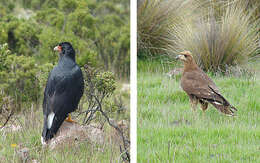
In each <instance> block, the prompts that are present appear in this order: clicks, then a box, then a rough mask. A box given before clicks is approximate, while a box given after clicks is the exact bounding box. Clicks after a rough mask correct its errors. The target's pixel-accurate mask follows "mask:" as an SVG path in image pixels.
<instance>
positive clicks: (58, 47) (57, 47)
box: [53, 45, 62, 52]
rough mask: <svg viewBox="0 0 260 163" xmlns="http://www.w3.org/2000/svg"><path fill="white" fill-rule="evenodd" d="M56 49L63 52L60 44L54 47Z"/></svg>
mask: <svg viewBox="0 0 260 163" xmlns="http://www.w3.org/2000/svg"><path fill="white" fill-rule="evenodd" d="M53 50H54V51H58V52H61V51H62V47H61V46H60V45H58V46H56V47H55V48H54V49H53Z"/></svg>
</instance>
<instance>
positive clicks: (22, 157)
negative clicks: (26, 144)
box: [17, 148, 30, 162]
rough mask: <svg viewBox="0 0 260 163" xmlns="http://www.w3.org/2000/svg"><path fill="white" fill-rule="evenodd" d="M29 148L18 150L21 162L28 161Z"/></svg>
mask: <svg viewBox="0 0 260 163" xmlns="http://www.w3.org/2000/svg"><path fill="white" fill-rule="evenodd" d="M29 151H30V150H29V148H22V149H19V150H18V151H17V155H18V157H19V159H20V160H21V162H27V161H28V160H29Z"/></svg>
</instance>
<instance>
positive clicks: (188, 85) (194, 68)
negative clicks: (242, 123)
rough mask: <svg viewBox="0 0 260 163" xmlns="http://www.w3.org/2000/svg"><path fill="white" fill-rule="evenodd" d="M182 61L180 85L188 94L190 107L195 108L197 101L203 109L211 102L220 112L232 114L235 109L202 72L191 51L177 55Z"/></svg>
mask: <svg viewBox="0 0 260 163" xmlns="http://www.w3.org/2000/svg"><path fill="white" fill-rule="evenodd" d="M177 59H180V60H182V61H183V62H184V68H183V74H182V77H181V87H182V89H183V90H184V91H185V92H186V93H187V94H188V96H189V98H190V102H191V106H192V109H193V110H195V109H196V106H197V104H198V103H200V104H201V109H202V110H203V111H205V110H206V109H207V108H208V103H211V104H212V105H213V106H214V107H215V108H217V109H218V110H219V111H220V112H222V113H224V114H226V115H229V116H234V112H235V111H237V109H236V108H235V107H234V106H232V105H230V104H229V102H228V101H227V100H226V99H225V98H224V97H223V96H222V95H221V94H220V92H219V90H218V88H217V86H216V84H215V83H214V82H213V81H212V80H211V79H210V78H209V77H208V75H207V74H206V73H205V72H203V71H202V70H201V69H200V68H199V66H198V65H197V64H196V63H195V61H194V59H193V57H192V55H191V52H189V51H184V52H181V55H178V56H177Z"/></svg>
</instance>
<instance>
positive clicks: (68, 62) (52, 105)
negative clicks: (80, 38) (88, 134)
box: [41, 42, 84, 144]
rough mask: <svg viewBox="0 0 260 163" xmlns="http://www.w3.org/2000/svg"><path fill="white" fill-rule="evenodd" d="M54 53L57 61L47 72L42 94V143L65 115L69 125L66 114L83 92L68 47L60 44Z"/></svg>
mask: <svg viewBox="0 0 260 163" xmlns="http://www.w3.org/2000/svg"><path fill="white" fill-rule="evenodd" d="M54 50H55V51H58V52H59V61H58V65H56V66H55V67H54V68H53V69H52V71H51V72H50V73H49V77H48V81H47V84H46V88H45V91H44V99H43V114H44V126H43V131H42V138H41V139H42V144H46V143H47V142H48V140H50V139H52V138H53V137H54V135H55V134H56V133H57V131H58V130H59V128H60V126H61V125H62V123H63V121H64V120H65V119H66V118H67V117H68V116H69V117H68V118H67V121H69V122H73V121H72V120H71V118H70V115H69V113H71V112H73V111H75V110H76V109H77V106H78V103H79V101H80V98H81V97H82V95H83V90H84V80H83V75H82V72H81V69H80V67H79V66H78V65H77V64H76V61H75V51H74V49H73V47H72V45H71V44H70V43H69V42H62V43H60V44H58V46H56V47H55V48H54Z"/></svg>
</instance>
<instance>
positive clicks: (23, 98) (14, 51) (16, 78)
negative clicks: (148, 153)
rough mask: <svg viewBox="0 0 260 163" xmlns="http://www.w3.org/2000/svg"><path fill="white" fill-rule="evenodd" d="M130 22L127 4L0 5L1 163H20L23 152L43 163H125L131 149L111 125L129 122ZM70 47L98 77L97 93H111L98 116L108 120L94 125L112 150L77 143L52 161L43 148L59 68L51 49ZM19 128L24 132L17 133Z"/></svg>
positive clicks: (13, 1) (79, 0) (20, 0)
mask: <svg viewBox="0 0 260 163" xmlns="http://www.w3.org/2000/svg"><path fill="white" fill-rule="evenodd" d="M129 18H130V8H129V0H123V1H119V0H112V1H109V2H107V1H105V0H32V1H31V0H10V1H4V0H0V135H1V139H0V142H1V143H0V144H1V145H0V162H18V161H19V156H18V155H19V154H18V153H19V151H20V150H21V149H23V148H28V149H29V151H30V160H32V159H36V160H37V161H40V162H54V161H58V162H64V160H65V159H66V158H67V159H68V160H70V161H72V160H73V161H74V160H78V162H82V161H83V160H85V161H86V160H88V161H93V162H100V161H101V162H104V161H107V160H110V161H115V160H119V159H120V158H121V159H125V160H126V157H125V155H126V154H128V151H127V150H129V149H128V147H129V144H128V146H125V147H126V148H122V149H123V151H122V150H121V148H119V147H121V145H122V144H120V143H121V142H114V141H113V140H112V139H111V133H113V132H114V129H113V128H111V127H109V125H108V124H109V123H110V121H115V122H119V121H121V120H125V121H127V122H129V120H130V117H129V97H130V96H129V91H127V90H125V91H121V88H122V85H124V84H123V82H126V83H129V75H130V28H129V27H130V21H129ZM64 41H68V42H71V43H72V45H73V47H74V48H75V51H76V60H77V63H78V64H79V66H81V67H82V70H84V66H86V65H87V66H89V67H92V68H93V69H94V70H98V72H100V73H99V74H98V75H97V77H96V78H95V82H96V83H97V85H95V87H97V89H98V90H102V91H103V90H106V91H109V94H106V97H105V98H104V100H103V101H102V108H103V110H101V109H100V110H101V111H103V113H104V115H107V116H108V119H107V118H104V117H102V116H101V114H100V112H97V113H95V114H94V116H93V117H92V119H91V120H92V121H91V122H92V123H95V124H96V123H98V124H102V128H103V129H104V132H105V133H106V134H107V136H106V138H105V139H106V140H109V142H106V143H105V144H102V145H98V144H91V143H90V142H79V143H78V144H74V145H71V146H70V145H69V146H68V147H64V150H63V149H60V150H57V151H56V152H54V153H53V152H52V151H51V150H48V149H43V148H42V145H41V143H40V135H41V130H42V119H43V116H42V108H41V105H42V98H43V91H44V90H43V89H44V88H45V84H46V81H47V77H48V73H49V72H50V70H51V69H52V68H53V66H54V65H56V64H57V61H58V55H57V54H56V53H54V52H53V48H54V47H55V46H56V45H57V44H58V43H60V42H64ZM85 77H86V76H85ZM93 80H94V79H93ZM85 88H86V90H85V92H87V91H88V90H87V88H88V86H87V85H86V86H85ZM103 93H104V92H103ZM100 96H102V94H97V97H98V98H101V97H100ZM88 98H89V97H88V96H87V94H85V95H84V96H83V98H82V99H81V102H80V106H79V109H78V112H77V113H74V116H73V117H74V118H76V119H77V121H79V122H82V124H84V116H85V115H86V116H87V118H88V116H89V115H87V114H82V113H81V112H84V111H86V110H87V109H88V105H89V102H90V100H89V99H88ZM92 100H93V99H92ZM95 104H97V103H96V102H95ZM100 110H98V111H100ZM101 113H102V112H101ZM106 120H107V121H108V122H109V123H105V121H106ZM88 124H89V123H88ZM17 126H18V127H21V128H20V129H19V131H12V127H17ZM114 127H116V126H115V125H114ZM9 128H11V129H10V130H9ZM127 130H128V131H129V128H128V129H127ZM116 131H118V132H119V130H117V129H116ZM121 135H123V136H124V133H123V134H121ZM128 137H129V136H128ZM124 138H125V137H124ZM125 139H126V138H125ZM127 140H128V139H127ZM128 143H130V142H128ZM119 145H120V146H119ZM78 149H80V153H78V152H79V151H78ZM120 150H121V151H120ZM75 152H77V153H78V155H75ZM93 153H95V154H93ZM101 155H102V156H101ZM128 159H129V158H128ZM68 160H66V161H68ZM66 161H65V162H66Z"/></svg>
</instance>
